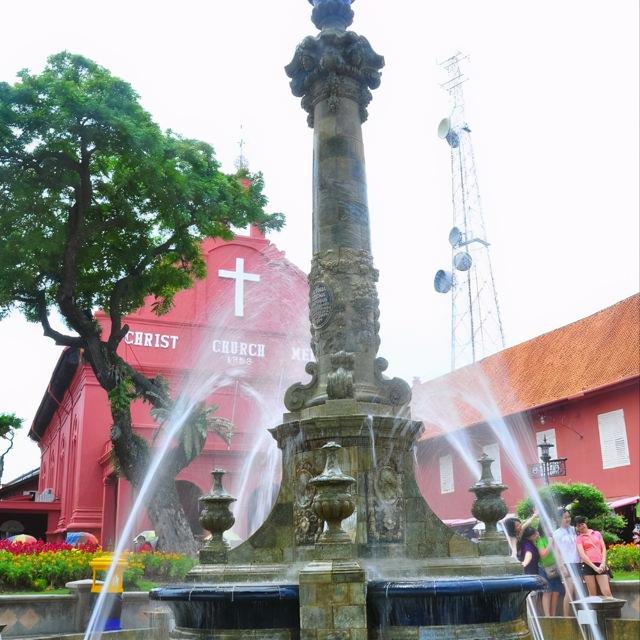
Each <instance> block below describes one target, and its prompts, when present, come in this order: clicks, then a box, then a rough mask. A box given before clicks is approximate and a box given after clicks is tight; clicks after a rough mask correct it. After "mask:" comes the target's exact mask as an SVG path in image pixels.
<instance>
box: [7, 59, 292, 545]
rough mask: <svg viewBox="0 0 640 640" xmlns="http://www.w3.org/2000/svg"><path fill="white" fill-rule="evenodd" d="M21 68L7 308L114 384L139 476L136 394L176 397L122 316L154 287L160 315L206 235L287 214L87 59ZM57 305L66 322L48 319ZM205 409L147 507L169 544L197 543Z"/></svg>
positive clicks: (121, 441) (195, 264)
mask: <svg viewBox="0 0 640 640" xmlns="http://www.w3.org/2000/svg"><path fill="white" fill-rule="evenodd" d="M18 78H19V81H18V82H16V83H15V84H14V85H10V84H7V83H0V246H2V248H3V249H2V252H1V253H0V318H1V317H2V316H4V315H6V314H7V313H8V312H9V311H10V310H11V309H13V308H16V307H17V308H19V309H20V310H21V312H22V313H23V314H24V315H25V316H26V318H27V319H29V320H31V321H34V322H39V323H40V324H41V325H42V327H43V330H44V334H45V335H46V336H48V337H49V338H52V339H53V340H54V341H55V342H56V344H58V345H62V346H65V347H75V348H79V349H81V350H82V353H83V357H84V358H85V360H86V362H87V363H88V364H89V365H90V366H91V368H92V369H93V372H94V373H95V375H96V378H97V379H98V382H99V383H100V385H101V386H102V387H103V388H104V389H105V391H106V392H107V393H108V397H109V401H110V405H111V414H112V418H113V427H112V431H111V442H112V445H113V451H114V454H115V457H116V458H117V464H118V469H119V471H120V472H121V473H123V474H124V476H125V477H126V478H127V479H128V480H130V481H131V482H132V483H133V485H134V486H136V487H139V486H140V485H141V483H142V481H143V478H144V476H145V472H146V469H147V465H148V461H149V446H148V444H147V443H146V442H145V441H144V440H143V439H142V438H140V437H138V436H136V435H135V434H134V431H133V425H132V421H131V410H130V405H131V402H132V401H133V400H135V399H139V398H141V399H143V400H145V401H147V402H149V403H150V404H151V405H152V407H153V408H154V409H155V410H157V411H159V412H160V413H162V412H163V411H164V412H166V411H169V410H170V409H171V406H172V401H171V398H170V395H169V390H168V387H167V385H166V383H165V382H163V381H162V380H161V379H159V378H149V377H147V376H145V375H143V374H142V373H141V372H140V371H138V370H136V369H135V368H134V367H132V366H131V365H130V364H129V363H127V362H125V361H124V360H123V359H122V358H121V357H120V356H119V355H118V353H117V349H118V346H119V345H120V343H121V341H122V340H123V338H124V337H125V335H126V333H127V331H128V326H127V325H126V324H125V323H124V318H125V316H126V315H127V314H128V313H130V312H132V311H134V310H136V309H138V308H140V307H141V306H142V305H143V302H144V300H145V297H147V296H153V299H154V305H153V307H154V310H155V312H156V313H158V314H161V313H165V312H166V311H168V310H169V309H170V308H171V306H172V304H173V300H174V296H175V294H176V293H177V292H179V291H181V290H182V289H185V288H187V287H189V286H191V284H192V283H193V281H194V279H196V278H202V277H203V276H204V275H205V262H204V259H203V256H202V254H201V251H200V243H201V240H202V239H203V238H205V237H221V238H225V239H230V238H232V237H233V233H232V231H231V228H232V227H234V226H235V227H244V226H246V225H247V224H250V223H251V224H255V225H257V226H259V227H260V228H262V229H277V228H279V227H280V226H281V225H282V223H283V218H282V216H281V215H280V214H267V213H266V212H265V211H264V207H265V205H266V198H265V196H264V195H263V193H262V189H263V180H262V176H261V175H260V174H256V175H249V174H248V173H246V172H245V173H243V174H242V175H238V174H236V175H226V174H224V173H223V172H221V171H220V167H219V164H218V162H217V161H216V159H215V155H214V151H213V149H212V148H211V147H210V146H209V145H208V144H206V143H204V142H200V141H197V140H190V139H186V138H182V137H180V136H178V135H176V134H175V133H173V132H171V131H167V132H163V131H161V129H160V128H159V127H158V125H157V124H156V123H155V122H153V120H152V119H151V117H150V115H149V114H148V113H147V112H146V111H145V110H144V109H143V108H142V107H141V106H140V104H139V102H138V96H137V94H136V93H135V92H134V90H133V89H132V88H131V86H130V85H129V84H127V83H126V82H124V81H123V80H121V79H119V78H116V77H114V76H112V75H111V74H110V73H109V71H108V70H106V69H104V68H103V67H100V66H99V65H97V64H96V63H94V62H92V61H91V60H88V59H87V58H84V57H82V56H79V55H72V54H70V53H68V52H62V53H59V54H56V55H53V56H51V57H50V58H49V59H48V63H47V65H46V67H45V69H44V70H43V71H42V73H40V74H31V73H29V71H28V70H23V71H20V72H19V73H18ZM98 309H104V310H105V313H106V314H107V316H108V322H107V326H106V327H105V328H104V330H103V328H101V326H100V324H99V323H98V322H97V320H96V316H95V311H96V310H98ZM52 311H58V312H59V313H60V314H61V316H62V318H63V319H64V321H65V323H66V325H67V327H68V331H61V330H58V329H56V328H54V327H53V326H52V324H51V322H50V316H51V313H52ZM208 416H209V414H208V413H207V411H206V410H205V408H204V407H203V406H202V405H199V406H198V407H197V408H196V410H194V411H193V413H192V416H191V417H192V419H191V420H190V421H189V422H188V426H187V427H186V428H185V432H186V434H187V436H188V437H187V439H186V440H185V439H184V438H183V440H182V443H178V444H177V446H175V447H174V448H173V449H172V450H171V451H170V454H169V455H168V458H167V459H166V461H165V464H163V465H162V469H161V472H160V476H159V477H158V479H157V481H156V483H155V487H156V490H155V493H154V495H153V496H152V497H151V499H150V501H149V504H148V511H149V516H150V518H151V520H152V521H153V523H154V526H155V528H156V529H157V531H158V534H159V537H160V544H162V545H164V546H165V548H167V549H173V550H176V551H182V552H185V553H192V552H194V551H195V542H194V540H193V536H192V535H191V532H190V529H189V525H188V522H187V520H186V518H185V516H184V513H183V511H182V509H181V507H180V502H179V499H178V494H177V491H176V488H175V482H174V479H175V476H176V474H177V473H178V472H179V471H180V470H181V469H183V468H184V467H185V466H186V465H187V464H188V463H189V462H190V461H191V459H193V457H194V456H195V455H197V453H198V452H199V451H200V450H201V448H202V445H203V443H204V438H205V437H206V429H207V425H208V424H209V423H210V420H209V419H208ZM186 442H188V445H187V446H182V444H183V443H186ZM194 442H195V443H196V446H194Z"/></svg>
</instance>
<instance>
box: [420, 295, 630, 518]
mask: <svg viewBox="0 0 640 640" xmlns="http://www.w3.org/2000/svg"><path fill="white" fill-rule="evenodd" d="M639 319H640V295H639V294H636V295H634V296H632V297H630V298H627V299H625V300H622V301H621V302H619V303H618V304H615V305H613V306H612V307H609V308H607V309H604V310H602V311H600V312H598V313H596V314H594V315H592V316H589V317H587V318H583V319H581V320H578V321H577V322H574V323H572V324H569V325H567V326H564V327H560V328H559V329H556V330H554V331H551V332H549V333H545V334H543V335H541V336H538V337H537V338H534V339H533V340H529V341H527V342H523V343H522V344H518V345H516V346H514V347H510V348H508V349H505V350H503V351H500V352H498V353H496V354H494V355H492V356H489V357H487V358H485V359H483V360H481V361H480V362H477V363H475V364H473V365H469V366H467V367H463V368H461V369H457V370H455V371H453V372H451V373H450V374H447V375H445V376H442V377H440V378H437V379H435V380H430V381H428V382H424V383H419V382H417V383H416V384H414V388H413V414H414V417H415V419H418V420H423V421H424V424H425V428H426V430H425V435H424V437H423V439H422V441H421V442H420V444H419V448H418V452H417V459H418V467H419V473H418V478H419V484H420V487H421V490H422V492H423V494H424V495H425V497H426V499H427V501H428V503H429V504H430V505H431V507H432V508H433V509H434V511H435V512H436V513H437V514H438V515H439V516H440V518H442V519H445V520H450V521H454V522H455V521H460V520H464V519H468V518H469V517H470V510H471V503H472V501H473V497H474V496H473V494H472V493H471V492H470V491H469V487H470V486H471V485H472V484H473V483H474V482H476V481H477V480H478V478H479V475H480V472H479V469H480V465H479V464H478V463H477V459H478V458H479V457H480V456H481V455H482V454H483V453H487V454H488V455H489V456H490V457H492V458H494V460H495V462H494V463H493V465H492V471H493V475H494V477H495V478H496V479H497V480H500V481H502V483H504V484H505V485H507V486H508V490H507V491H505V493H504V494H503V498H504V499H505V501H506V503H507V505H508V507H509V510H510V511H514V510H515V506H516V504H517V503H518V501H519V500H520V499H522V497H523V496H525V495H526V494H527V492H528V490H530V489H531V487H532V486H539V485H540V484H541V483H542V482H543V481H544V479H543V478H541V477H540V476H539V475H538V476H537V478H536V479H534V480H533V485H530V487H529V489H528V488H527V486H526V485H524V484H523V482H522V481H521V479H520V478H521V477H522V475H529V473H530V472H531V471H533V470H530V469H529V467H530V465H533V464H536V463H537V462H539V456H540V450H539V448H538V446H537V445H539V444H541V443H542V442H543V441H544V440H545V439H546V442H548V443H550V444H551V445H552V446H551V449H550V451H549V453H550V455H551V457H552V458H553V459H560V458H566V462H565V470H566V475H565V476H556V477H551V478H549V480H550V481H551V482H556V481H557V482H567V483H568V482H586V483H591V484H594V485H595V486H596V487H598V488H599V489H600V490H601V491H602V492H603V494H604V495H605V497H606V499H607V501H608V502H609V504H610V505H613V506H614V507H616V508H617V509H621V510H623V509H624V508H625V507H628V508H627V511H626V512H625V515H627V517H628V519H630V520H631V526H632V525H633V520H634V511H633V507H634V506H635V504H636V503H637V502H638V499H639V498H638V494H640V437H639V430H640V428H639V424H640V419H639V408H640V327H639V322H638V321H639ZM560 466H561V465H558V467H560Z"/></svg>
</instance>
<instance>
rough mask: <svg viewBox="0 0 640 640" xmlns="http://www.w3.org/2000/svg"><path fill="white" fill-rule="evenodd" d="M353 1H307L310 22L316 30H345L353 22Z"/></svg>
mask: <svg viewBox="0 0 640 640" xmlns="http://www.w3.org/2000/svg"><path fill="white" fill-rule="evenodd" d="M352 2H353V0H309V3H310V4H312V5H313V11H312V12H311V21H312V22H313V24H315V25H316V27H318V29H346V28H347V27H348V26H349V25H350V24H351V23H352V22H353V10H352V9H351V3H352Z"/></svg>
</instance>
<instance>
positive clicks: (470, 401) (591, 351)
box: [412, 294, 640, 437]
mask: <svg viewBox="0 0 640 640" xmlns="http://www.w3.org/2000/svg"><path fill="white" fill-rule="evenodd" d="M639 321H640V294H636V295H633V296H631V297H630V298H626V299H625V300H622V301H621V302H618V303H617V304H615V305H613V306H611V307H608V308H606V309H603V310H602V311H599V312H598V313H595V314H593V315H591V316H588V317H586V318H583V319H582V320H578V321H577V322H573V323H571V324H569V325H566V326H565V327H560V328H559V329H555V330H554V331H550V332H549V333H545V334H543V335H541V336H538V337H537V338H533V339H532V340H528V341H527V342H523V343H521V344H518V345H516V346H514V347H510V348H508V349H504V350H503V351H500V352H498V353H496V354H494V355H492V356H489V357H488V358H485V359H484V360H481V361H479V362H477V363H475V364H473V365H469V366H467V367H463V368H461V369H457V370H456V371H453V372H451V373H449V374H447V375H445V376H442V377H440V378H436V379H434V380H430V381H427V382H424V383H417V384H414V388H413V403H412V409H413V413H414V416H415V418H416V419H419V420H423V421H424V422H425V427H426V433H425V436H426V437H430V436H432V435H436V433H439V432H441V431H442V429H443V428H447V424H448V425H449V428H451V427H452V426H454V425H455V426H456V427H465V426H470V425H473V424H476V423H479V422H484V421H486V419H487V418H488V417H491V416H509V415H512V414H516V413H521V412H523V411H527V410H530V409H533V408H535V407H542V406H545V405H548V404H552V403H556V402H559V401H562V400H564V399H567V398H572V397H575V396H579V395H582V394H584V393H588V392H590V391H594V390H596V389H599V388H601V387H605V386H607V385H611V384H615V383H617V382H621V381H623V380H627V379H629V378H633V377H638V376H640V322H639Z"/></svg>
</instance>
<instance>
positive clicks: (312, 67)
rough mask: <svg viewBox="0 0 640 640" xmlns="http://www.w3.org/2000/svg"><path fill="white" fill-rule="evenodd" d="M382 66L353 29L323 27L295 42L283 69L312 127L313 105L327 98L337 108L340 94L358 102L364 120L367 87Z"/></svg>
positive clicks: (375, 83) (377, 83) (373, 84)
mask: <svg viewBox="0 0 640 640" xmlns="http://www.w3.org/2000/svg"><path fill="white" fill-rule="evenodd" d="M383 66H384V58H383V57H382V56H380V55H378V54H377V53H376V52H375V51H374V50H373V49H372V47H371V45H370V44H369V41H368V40H367V39H366V38H365V37H363V36H359V35H358V34H357V33H354V32H353V31H341V30H338V29H326V30H324V31H322V32H321V33H320V34H318V35H317V36H309V37H307V38H305V39H304V40H303V41H302V42H301V43H300V44H299V45H298V46H297V48H296V51H295V53H294V56H293V60H292V61H291V62H290V63H289V64H288V65H287V66H286V67H285V71H286V73H287V75H288V76H289V77H290V78H291V82H290V86H291V91H292V92H293V95H294V96H297V97H298V98H302V107H303V109H304V110H305V111H307V113H308V114H309V116H308V118H307V122H308V123H309V126H310V127H313V112H314V108H315V106H316V104H318V103H319V102H321V101H322V100H327V101H328V104H329V109H330V110H331V111H336V110H338V109H339V108H340V100H341V99H343V98H347V99H350V100H353V101H355V102H357V103H358V105H359V108H360V120H361V122H364V121H365V120H366V119H367V105H368V104H369V102H371V91H370V89H376V88H377V87H379V86H380V69H382V67H383Z"/></svg>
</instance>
